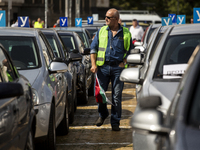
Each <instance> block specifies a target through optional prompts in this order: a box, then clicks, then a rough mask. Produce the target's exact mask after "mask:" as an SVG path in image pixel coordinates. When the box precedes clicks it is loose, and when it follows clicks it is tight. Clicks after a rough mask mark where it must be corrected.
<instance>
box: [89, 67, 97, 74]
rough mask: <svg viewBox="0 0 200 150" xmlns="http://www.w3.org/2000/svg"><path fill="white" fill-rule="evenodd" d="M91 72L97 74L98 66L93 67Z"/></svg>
mask: <svg viewBox="0 0 200 150" xmlns="http://www.w3.org/2000/svg"><path fill="white" fill-rule="evenodd" d="M90 71H91V72H92V73H97V66H96V65H93V66H92V67H91V69H90Z"/></svg>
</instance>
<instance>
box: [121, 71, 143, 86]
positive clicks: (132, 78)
mask: <svg viewBox="0 0 200 150" xmlns="http://www.w3.org/2000/svg"><path fill="white" fill-rule="evenodd" d="M120 80H121V81H123V82H130V83H135V84H140V69H139V68H126V69H124V70H123V71H122V72H121V74H120Z"/></svg>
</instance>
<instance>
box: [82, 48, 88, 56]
mask: <svg viewBox="0 0 200 150" xmlns="http://www.w3.org/2000/svg"><path fill="white" fill-rule="evenodd" d="M82 55H90V48H85V49H84V53H83V54H82Z"/></svg>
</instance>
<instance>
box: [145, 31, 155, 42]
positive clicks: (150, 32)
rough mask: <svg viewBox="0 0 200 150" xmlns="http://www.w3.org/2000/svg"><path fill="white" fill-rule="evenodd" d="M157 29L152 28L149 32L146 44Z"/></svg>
mask: <svg viewBox="0 0 200 150" xmlns="http://www.w3.org/2000/svg"><path fill="white" fill-rule="evenodd" d="M155 29H156V28H151V29H150V30H149V33H148V35H147V42H146V43H148V42H149V38H150V37H151V34H152V33H153V31H154V30H155Z"/></svg>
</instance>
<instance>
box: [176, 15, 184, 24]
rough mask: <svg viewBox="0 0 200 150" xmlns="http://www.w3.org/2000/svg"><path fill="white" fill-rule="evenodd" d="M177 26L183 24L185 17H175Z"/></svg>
mask: <svg viewBox="0 0 200 150" xmlns="http://www.w3.org/2000/svg"><path fill="white" fill-rule="evenodd" d="M177 24H185V15H177Z"/></svg>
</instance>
